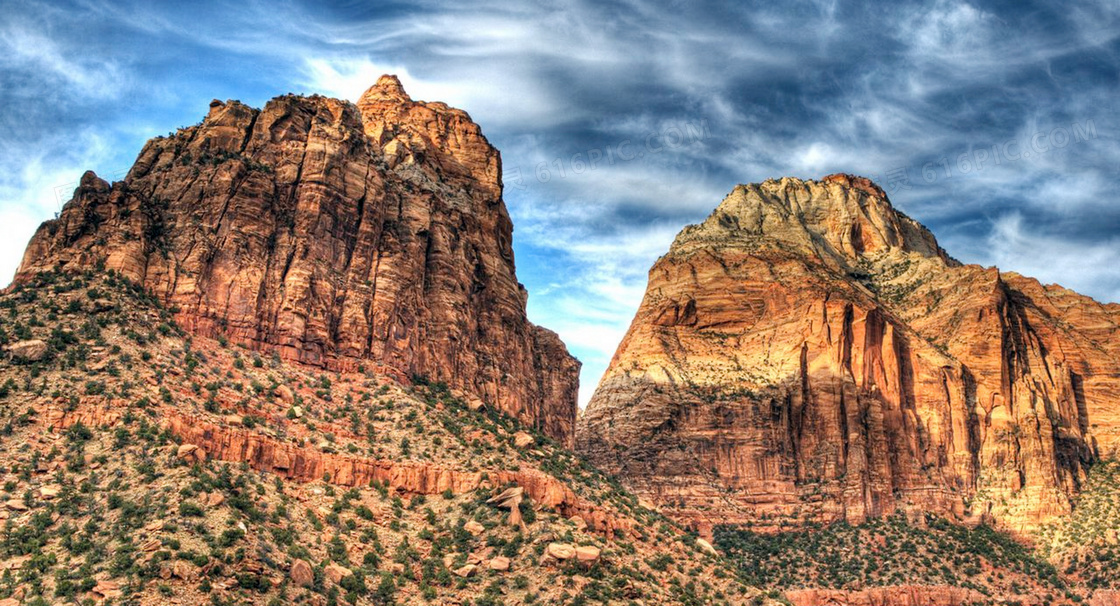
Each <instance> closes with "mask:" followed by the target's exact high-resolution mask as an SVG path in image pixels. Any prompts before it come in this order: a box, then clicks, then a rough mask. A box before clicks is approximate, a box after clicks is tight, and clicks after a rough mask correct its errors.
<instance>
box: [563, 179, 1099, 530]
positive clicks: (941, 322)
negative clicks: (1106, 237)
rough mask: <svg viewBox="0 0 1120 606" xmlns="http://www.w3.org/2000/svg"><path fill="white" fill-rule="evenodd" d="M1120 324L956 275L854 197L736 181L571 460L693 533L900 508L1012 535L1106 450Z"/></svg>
mask: <svg viewBox="0 0 1120 606" xmlns="http://www.w3.org/2000/svg"><path fill="white" fill-rule="evenodd" d="M1118 325H1120V306H1117V305H1102V304H1100V303H1097V302H1096V301H1093V300H1092V299H1090V298H1088V297H1084V296H1081V295H1078V294H1077V293H1074V292H1071V291H1069V290H1066V289H1064V288H1061V287H1059V286H1043V285H1041V284H1039V283H1038V282H1037V281H1035V280H1033V279H1029V278H1024V277H1022V276H1019V275H1017V274H1012V273H1001V272H1000V271H998V270H997V269H994V268H983V267H979V266H974V265H962V264H961V263H959V262H957V261H956V260H954V259H953V258H951V257H950V256H949V255H948V254H946V252H945V251H944V250H942V249H941V248H940V247H939V246H938V244H937V241H936V239H935V238H934V237H933V235H932V234H931V233H930V232H929V231H928V230H927V229H926V228H924V227H923V226H922V225H920V224H918V223H917V222H915V221H913V220H912V219H910V218H909V217H906V216H905V215H903V214H902V213H901V212H899V211H897V210H895V209H894V208H893V207H892V206H891V204H890V202H889V201H888V199H887V196H886V195H885V194H884V193H883V191H882V190H881V189H880V188H879V187H877V186H876V185H875V184H873V183H871V182H870V181H868V180H866V179H861V178H858V177H851V176H848V175H833V176H830V177H826V178H825V179H823V180H821V181H802V180H799V179H792V178H786V179H781V180H771V181H766V182H764V183H760V184H753V185H743V186H739V187H737V188H735V190H734V191H732V192H731V193H730V194H729V195H728V196H727V197H726V198H725V199H724V200H723V202H722V203H721V204H720V205H719V207H718V208H717V209H716V210H715V212H713V213H712V215H711V216H710V217H708V219H707V220H705V221H704V222H703V223H701V224H700V225H693V226H689V227H686V228H685V229H684V230H683V231H682V232H681V233H680V234H679V235H678V236H677V238H676V241H675V242H674V243H673V245H672V247H671V248H670V250H669V252H668V253H667V254H666V255H665V256H663V257H662V258H660V259H659V260H658V261H657V263H656V264H654V266H653V268H652V269H651V270H650V274H649V284H648V287H647V289H646V293H645V297H644V299H643V301H642V304H641V306H640V308H639V310H638V312H637V315H636V316H635V318H634V321H633V323H632V325H631V327H630V329H629V331H628V333H627V334H626V336H625V338H624V339H623V341H622V343H621V344H620V345H619V347H618V350H617V352H616V354H615V356H614V359H613V360H612V362H611V364H610V367H609V369H608V370H607V372H606V374H605V375H604V377H603V379H602V381H601V383H600V384H599V387H598V389H597V390H596V392H595V395H594V396H593V397H592V399H591V401H590V404H589V406H588V408H587V410H586V411H585V413H584V415H583V416H582V417H581V419H580V422H579V427H578V429H577V449H578V450H580V451H581V452H582V453H584V454H586V455H587V456H588V457H590V458H591V459H592V460H593V461H594V462H595V463H597V464H598V465H600V466H602V467H604V468H606V469H607V470H610V471H612V472H615V473H617V474H619V475H620V476H621V477H622V478H623V479H624V481H625V482H626V483H627V484H629V485H630V486H632V487H633V488H634V489H636V490H637V491H639V493H641V494H642V495H643V496H645V497H647V498H649V499H651V500H654V501H656V502H658V503H659V504H661V505H662V506H663V507H664V508H665V510H666V511H667V512H668V513H670V514H671V515H674V516H675V517H677V518H678V519H680V520H682V521H685V522H688V523H690V524H694V525H695V526H697V527H699V528H700V529H701V530H710V528H711V527H712V526H713V525H715V524H721V523H729V524H739V523H742V524H753V525H756V526H761V527H768V528H777V527H779V526H780V525H782V524H793V525H798V524H802V523H804V522H806V521H835V520H841V519H843V520H848V521H851V522H858V521H861V520H864V519H866V518H867V517H869V516H880V515H884V514H888V513H891V512H894V511H896V510H904V511H933V512H938V513H942V514H946V515H949V516H951V517H955V518H957V519H962V520H978V519H981V518H985V517H986V518H989V519H994V520H996V521H998V522H999V523H1000V524H1002V525H1004V526H1006V527H1009V528H1012V529H1018V530H1027V529H1030V528H1034V527H1036V526H1037V525H1038V524H1039V523H1041V522H1044V521H1046V520H1048V519H1050V518H1052V517H1053V516H1055V515H1059V514H1062V513H1065V512H1067V511H1069V508H1070V497H1071V496H1072V495H1073V494H1074V493H1075V492H1076V491H1077V489H1078V486H1079V483H1080V481H1081V480H1082V479H1083V477H1084V472H1085V467H1086V465H1087V464H1088V463H1090V462H1091V461H1092V460H1094V458H1095V457H1098V456H1100V455H1102V454H1108V453H1111V452H1115V450H1116V449H1117V446H1118V445H1120V328H1118Z"/></svg>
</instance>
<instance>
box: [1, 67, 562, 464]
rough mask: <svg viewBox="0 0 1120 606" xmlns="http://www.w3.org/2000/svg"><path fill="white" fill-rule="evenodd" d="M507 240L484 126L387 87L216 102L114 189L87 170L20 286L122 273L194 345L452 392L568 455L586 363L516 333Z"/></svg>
mask: <svg viewBox="0 0 1120 606" xmlns="http://www.w3.org/2000/svg"><path fill="white" fill-rule="evenodd" d="M512 232H513V226H512V224H511V222H510V219H509V215H508V214H507V212H506V208H505V205H504V203H503V202H502V182H501V158H500V156H499V154H498V151H497V150H496V149H494V148H493V147H491V146H490V144H489V142H487V140H486V138H485V137H484V136H483V135H482V132H481V131H480V129H479V127H478V125H476V124H475V123H474V122H472V121H471V119H470V116H468V115H467V114H466V113H465V112H463V111H460V110H457V109H452V108H450V107H448V106H447V105H445V104H443V103H424V102H417V101H413V100H412V99H410V98H409V97H408V95H407V94H405V92H404V90H403V88H402V87H401V85H400V82H399V81H398V80H397V79H396V78H395V77H393V76H384V77H382V78H381V79H380V80H378V82H377V84H375V85H374V86H373V87H371V88H370V89H369V90H368V91H366V93H365V94H364V95H363V96H362V98H361V99H360V101H359V102H358V104H357V105H354V104H351V103H348V102H345V101H339V100H337V99H329V98H325V97H320V96H311V97H298V96H293V95H288V96H283V97H278V98H276V99H273V100H271V101H269V102H268V103H267V104H266V105H265V107H264V109H262V110H257V109H253V108H250V107H247V106H245V105H242V104H241V103H239V102H236V101H229V102H225V103H223V102H220V101H214V102H212V103H211V104H210V112H209V114H208V115H207V116H206V118H205V119H204V120H203V121H202V122H201V123H200V124H198V125H196V126H191V127H187V128H183V129H180V130H179V131H178V132H176V133H174V134H172V135H170V136H168V137H158V138H156V139H153V140H151V141H149V142H148V144H147V145H145V147H144V149H143V151H141V153H140V156H139V158H138V159H137V160H136V164H135V165H134V166H133V167H132V170H131V171H130V172H129V173H128V176H127V177H126V178H125V179H124V180H123V181H121V182H119V183H114V184H112V185H110V184H109V183H106V182H105V181H103V180H101V179H99V178H97V177H96V176H95V175H94V174H93V173H86V175H85V176H84V177H83V178H82V181H81V185H80V186H79V187H78V189H77V191H76V192H75V194H74V198H73V199H72V200H71V201H70V202H69V203H68V204H67V205H66V207H65V208H64V209H63V211H62V213H61V215H60V216H59V217H58V219H56V220H53V221H47V222H46V223H44V224H43V225H42V226H41V227H40V228H39V230H38V232H37V233H36V234H35V236H34V238H33V239H32V241H31V243H30V245H29V246H28V249H27V252H26V254H25V256H24V259H23V263H22V264H21V266H20V268H19V271H18V273H17V278H16V279H17V281H20V280H25V279H26V278H27V277H28V276H30V275H32V274H34V273H36V272H40V271H44V270H50V269H56V268H61V269H67V270H70V269H84V268H93V267H104V268H105V269H110V270H116V271H118V272H120V273H121V274H123V275H124V276H126V277H128V278H130V279H132V280H134V281H136V282H139V283H141V284H143V285H144V286H145V287H147V288H148V289H149V290H150V291H151V292H153V293H154V294H155V295H156V296H158V297H159V298H160V299H162V300H164V301H165V302H167V303H169V304H171V305H174V306H175V307H176V308H177V309H178V319H179V320H180V321H181V323H182V324H183V326H185V327H187V328H188V329H190V330H192V331H193V332H196V333H198V334H203V335H207V336H214V335H226V336H228V337H229V338H230V339H231V340H234V341H236V342H240V343H244V344H247V345H250V346H253V347H256V348H260V349H267V350H271V351H275V352H276V353H277V354H278V355H280V356H281V357H282V358H284V359H287V360H293V361H298V362H301V363H306V364H313V365H321V366H325V367H328V368H348V367H354V366H356V365H357V364H358V363H360V361H362V360H369V361H372V362H373V363H377V364H381V365H384V366H386V367H389V368H393V369H396V370H398V371H401V372H404V373H409V374H419V375H427V376H430V377H431V378H433V379H439V380H445V381H447V382H448V383H449V384H451V385H452V386H454V387H458V388H462V389H464V390H466V391H469V392H471V393H474V394H476V395H477V396H478V397H480V398H482V399H483V400H485V401H487V402H489V403H490V404H491V405H493V406H496V407H497V408H498V409H500V410H502V411H504V412H506V413H509V414H511V415H513V416H516V417H518V418H520V419H521V420H522V421H525V422H527V423H530V424H533V425H535V426H537V427H539V428H540V429H542V430H544V431H545V432H547V433H548V434H550V435H552V436H554V437H556V438H557V439H559V440H561V441H563V442H569V441H570V439H571V436H572V433H573V430H574V423H575V414H576V391H577V381H578V370H579V362H578V361H576V360H575V359H574V358H573V357H571V356H570V355H569V354H568V352H567V350H566V349H565V347H564V345H563V343H561V342H560V340H559V338H558V337H557V336H556V335H555V334H554V333H552V332H550V331H547V330H545V329H542V328H540V327H537V326H534V325H533V324H531V323H530V322H529V321H528V319H527V317H526V314H525V303H526V297H527V295H526V292H525V290H524V288H523V287H522V286H521V285H520V284H519V283H518V282H517V279H516V276H515V274H514V261H513V249H512V246H511V242H512Z"/></svg>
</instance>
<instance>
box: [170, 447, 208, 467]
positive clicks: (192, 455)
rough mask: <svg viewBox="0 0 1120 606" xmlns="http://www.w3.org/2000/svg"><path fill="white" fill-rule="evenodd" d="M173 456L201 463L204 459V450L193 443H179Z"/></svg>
mask: <svg viewBox="0 0 1120 606" xmlns="http://www.w3.org/2000/svg"><path fill="white" fill-rule="evenodd" d="M175 456H177V457H179V459H180V460H183V461H186V462H187V463H203V462H205V461H206V451H205V450H202V449H201V448H199V447H198V446H197V445H195V444H180V445H179V448H178V449H177V450H176V451H175Z"/></svg>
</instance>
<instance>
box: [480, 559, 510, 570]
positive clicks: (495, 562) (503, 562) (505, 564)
mask: <svg viewBox="0 0 1120 606" xmlns="http://www.w3.org/2000/svg"><path fill="white" fill-rule="evenodd" d="M510 564H512V562H511V561H510V559H509V558H507V557H505V556H498V557H496V558H492V559H491V560H490V561H489V562H488V563H487V564H486V566H487V567H488V568H489V569H490V570H493V571H495V572H509V567H510Z"/></svg>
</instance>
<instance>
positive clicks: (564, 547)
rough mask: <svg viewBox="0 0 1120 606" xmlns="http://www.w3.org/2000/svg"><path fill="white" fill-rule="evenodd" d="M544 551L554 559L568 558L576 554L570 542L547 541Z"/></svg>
mask: <svg viewBox="0 0 1120 606" xmlns="http://www.w3.org/2000/svg"><path fill="white" fill-rule="evenodd" d="M544 553H545V555H546V556H548V557H550V558H552V559H554V560H570V559H572V558H574V557H575V556H576V548H575V547H573V546H572V545H571V544H570V543H549V544H548V547H546V548H545V550H544Z"/></svg>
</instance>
